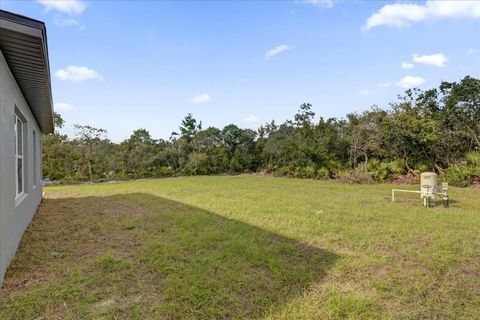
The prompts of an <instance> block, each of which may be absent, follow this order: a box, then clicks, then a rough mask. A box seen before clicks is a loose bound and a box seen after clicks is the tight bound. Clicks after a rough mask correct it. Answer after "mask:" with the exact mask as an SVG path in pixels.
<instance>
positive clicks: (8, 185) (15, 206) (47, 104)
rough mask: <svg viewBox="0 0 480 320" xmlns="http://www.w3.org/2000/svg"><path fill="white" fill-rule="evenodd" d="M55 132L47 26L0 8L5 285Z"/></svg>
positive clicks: (0, 207) (0, 251) (0, 262)
mask: <svg viewBox="0 0 480 320" xmlns="http://www.w3.org/2000/svg"><path fill="white" fill-rule="evenodd" d="M52 132H53V107H52V93H51V84H50V70H49V64H48V48H47V34H46V30H45V24H44V23H43V22H40V21H37V20H33V19H30V18H27V17H23V16H19V15H16V14H13V13H9V12H6V11H2V10H0V284H1V282H2V281H3V277H4V275H5V271H6V270H7V268H8V265H9V264H10V262H11V261H12V259H13V257H14V255H15V251H16V250H17V248H18V245H19V243H20V240H21V239H22V235H23V233H24V231H25V229H26V228H27V226H28V224H29V223H30V221H31V219H32V217H33V215H34V214H35V211H36V210H37V207H38V205H39V204H40V201H41V200H42V165H41V158H42V154H41V153H42V151H41V150H42V135H43V134H48V133H52Z"/></svg>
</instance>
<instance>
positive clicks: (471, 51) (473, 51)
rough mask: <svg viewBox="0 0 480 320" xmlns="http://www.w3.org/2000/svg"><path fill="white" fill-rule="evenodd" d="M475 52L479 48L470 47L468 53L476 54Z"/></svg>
mask: <svg viewBox="0 0 480 320" xmlns="http://www.w3.org/2000/svg"><path fill="white" fill-rule="evenodd" d="M475 52H477V50H475V49H473V48H470V49H468V50H467V54H474V53H475Z"/></svg>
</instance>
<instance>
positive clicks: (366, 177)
mask: <svg viewBox="0 0 480 320" xmlns="http://www.w3.org/2000/svg"><path fill="white" fill-rule="evenodd" d="M336 177H337V179H338V180H339V181H340V182H344V183H367V184H371V183H374V182H375V180H374V179H373V177H372V173H371V172H364V171H363V170H362V169H361V167H357V168H356V169H353V170H342V171H340V172H338V173H337V174H336Z"/></svg>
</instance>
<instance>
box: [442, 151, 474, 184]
mask: <svg viewBox="0 0 480 320" xmlns="http://www.w3.org/2000/svg"><path fill="white" fill-rule="evenodd" d="M445 177H446V179H447V181H448V183H450V184H451V185H454V186H459V187H464V186H467V185H468V184H470V183H472V182H473V181H474V179H478V178H479V177H480V151H474V152H469V153H467V154H466V156H465V160H464V161H462V162H460V163H458V164H454V165H451V166H450V167H449V168H448V169H447V171H446V173H445Z"/></svg>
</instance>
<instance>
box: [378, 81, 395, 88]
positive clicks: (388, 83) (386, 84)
mask: <svg viewBox="0 0 480 320" xmlns="http://www.w3.org/2000/svg"><path fill="white" fill-rule="evenodd" d="M391 85H392V84H391V83H390V82H384V83H379V84H378V85H377V86H378V87H379V88H388V87H390V86H391Z"/></svg>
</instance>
